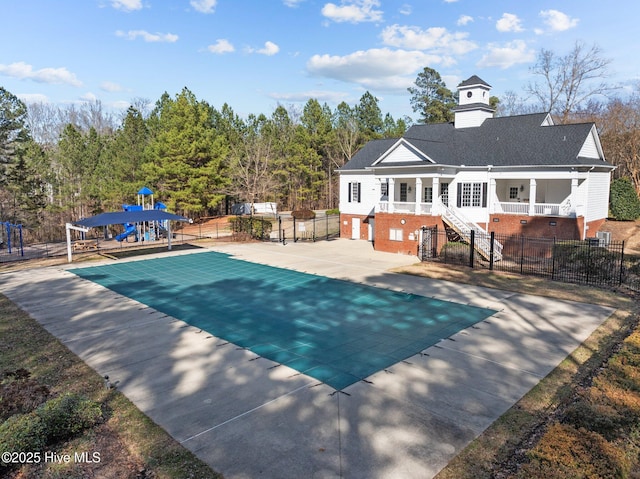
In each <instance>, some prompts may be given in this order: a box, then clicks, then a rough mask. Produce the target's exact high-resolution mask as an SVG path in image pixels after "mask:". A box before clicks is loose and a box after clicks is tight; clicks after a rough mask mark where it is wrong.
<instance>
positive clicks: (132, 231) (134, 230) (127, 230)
mask: <svg viewBox="0 0 640 479" xmlns="http://www.w3.org/2000/svg"><path fill="white" fill-rule="evenodd" d="M137 232H138V228H136V225H134V224H128V225H125V229H124V232H123V233H120V234H119V235H118V236H116V240H117V241H124V239H125V238H126V237H127V236H129V235H131V234H135V233H137Z"/></svg>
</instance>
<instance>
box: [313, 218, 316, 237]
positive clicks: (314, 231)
mask: <svg viewBox="0 0 640 479" xmlns="http://www.w3.org/2000/svg"><path fill="white" fill-rule="evenodd" d="M316 220H317V218H313V242H314V243H315V242H316Z"/></svg>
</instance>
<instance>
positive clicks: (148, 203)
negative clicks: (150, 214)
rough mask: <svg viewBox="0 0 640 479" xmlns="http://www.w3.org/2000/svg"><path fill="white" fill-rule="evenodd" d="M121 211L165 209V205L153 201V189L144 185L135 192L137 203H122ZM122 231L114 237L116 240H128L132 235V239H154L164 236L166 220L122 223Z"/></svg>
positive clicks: (165, 233)
mask: <svg viewBox="0 0 640 479" xmlns="http://www.w3.org/2000/svg"><path fill="white" fill-rule="evenodd" d="M122 209H123V211H147V210H155V211H166V209H167V207H166V206H165V205H164V204H163V203H160V202H157V203H154V201H153V191H151V190H150V189H149V188H147V187H146V186H145V187H143V188H142V189H140V191H138V193H137V203H136V204H135V205H127V204H124V205H122ZM123 226H124V231H123V232H122V233H120V234H119V235H117V236H116V237H115V239H116V241H118V242H122V241H127V242H128V241H129V237H133V238H134V241H156V240H159V239H162V238H164V237H166V235H167V220H156V221H147V222H142V223H124V224H123Z"/></svg>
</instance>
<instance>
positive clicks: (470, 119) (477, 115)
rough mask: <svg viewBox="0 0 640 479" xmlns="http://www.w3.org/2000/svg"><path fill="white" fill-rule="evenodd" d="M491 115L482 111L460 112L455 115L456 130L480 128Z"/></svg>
mask: <svg viewBox="0 0 640 479" xmlns="http://www.w3.org/2000/svg"><path fill="white" fill-rule="evenodd" d="M492 116H493V114H492V113H489V112H487V111H484V110H470V111H460V112H456V113H455V126H456V128H470V127H474V126H480V125H482V123H483V122H484V120H486V119H487V118H491V117H492Z"/></svg>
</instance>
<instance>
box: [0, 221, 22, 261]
mask: <svg viewBox="0 0 640 479" xmlns="http://www.w3.org/2000/svg"><path fill="white" fill-rule="evenodd" d="M0 224H1V225H2V226H3V228H0V248H5V247H6V249H7V253H9V254H12V252H13V251H12V250H13V249H15V248H16V247H17V248H18V251H17V252H18V253H19V254H20V256H24V247H23V244H22V225H14V224H12V223H10V222H9V221H2V222H0ZM12 238H13V240H12Z"/></svg>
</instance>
